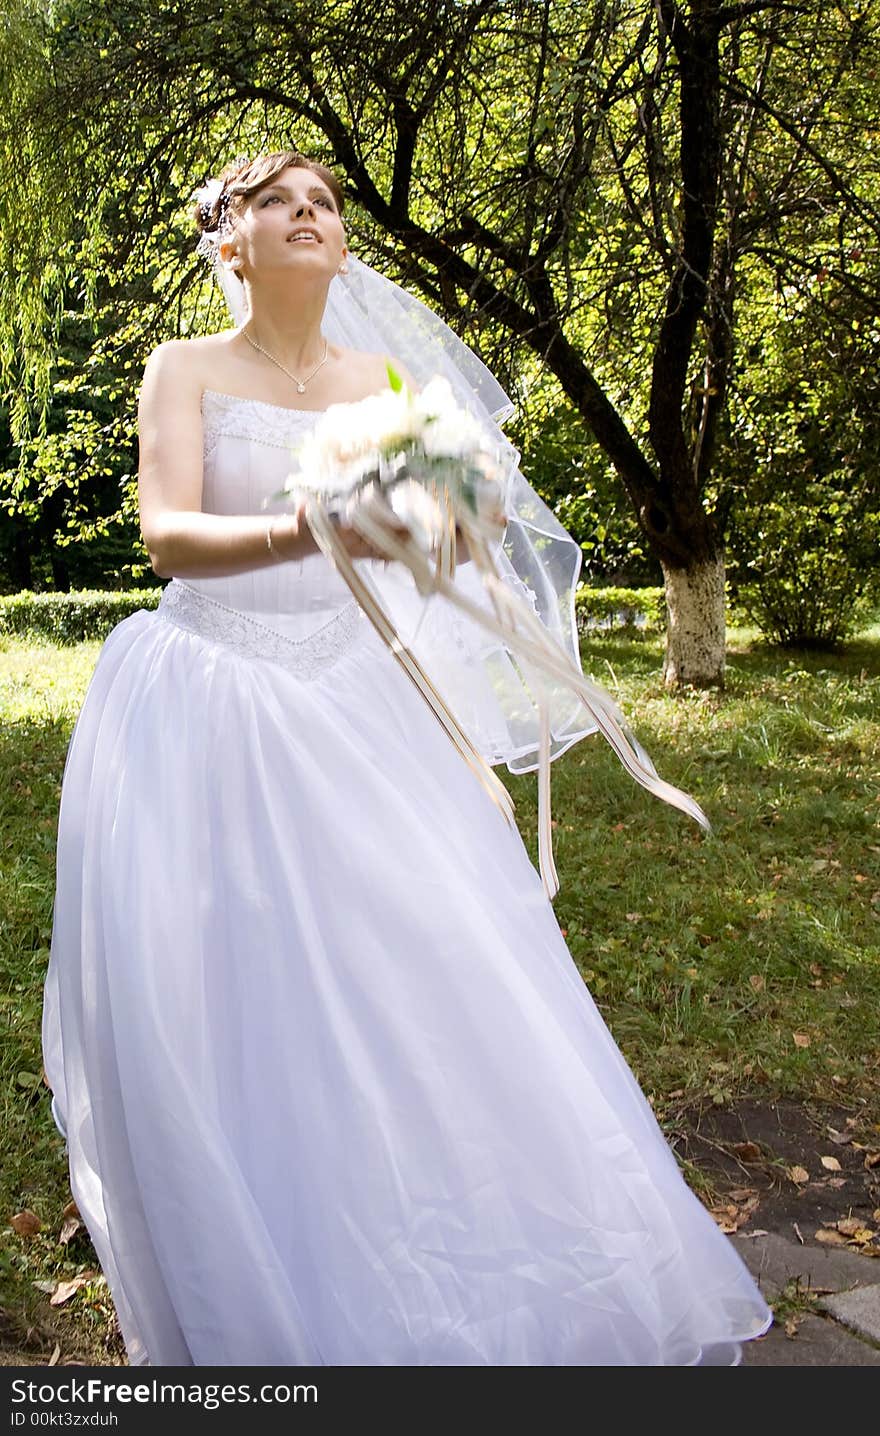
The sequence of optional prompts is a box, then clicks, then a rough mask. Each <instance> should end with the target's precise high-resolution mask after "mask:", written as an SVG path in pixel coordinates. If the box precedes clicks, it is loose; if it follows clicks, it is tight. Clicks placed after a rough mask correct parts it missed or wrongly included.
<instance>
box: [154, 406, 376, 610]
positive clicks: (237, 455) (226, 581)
mask: <svg viewBox="0 0 880 1436" xmlns="http://www.w3.org/2000/svg"><path fill="white" fill-rule="evenodd" d="M321 412H322V411H321V410H309V409H286V408H283V407H281V406H280V405H278V404H268V403H265V402H264V401H263V400H261V399H243V398H240V397H238V396H236V395H232V394H224V393H220V392H218V391H216V390H213V389H206V390H205V392H204V394H203V395H202V429H203V445H204V470H203V486H202V509H203V511H204V512H205V513H212V514H230V515H231V514H265V515H266V516H267V518H268V516H269V515H271V514H273V513H285V512H288V511H289V509H290V504H289V502H288V501H286V500H285V499H273V497H272V495H273V494H275V493H276V492H277V491H278V490H279V489H280V488H281V487H282V485H283V483H284V481H285V479H286V478H287V475H288V474H289V473H290V470H291V468H292V467H293V458H294V453H295V451H296V448H297V446H298V444H299V443H300V442H301V441H302V440H303V439H304V438H305V436H306V434H307V433H308V431H309V429H310V427H311V426H312V425H314V424H315V423H316V422H317V420H318V419H319V417H320V414H321ZM359 562H360V561H359ZM182 582H184V583H186V584H187V585H188V586H189V587H190V588H191V589H195V590H196V591H197V592H199V593H201V594H204V595H205V596H206V597H208V598H212V599H214V600H215V602H217V603H222V604H225V605H226V606H227V607H229V608H234V609H237V610H239V611H240V612H243V613H245V614H247V615H249V616H250V617H251V618H252V619H254V620H256V621H257V622H260V623H262V624H264V625H266V626H268V627H270V628H272V629H275V630H276V631H280V632H282V633H284V634H286V635H287V636H289V637H292V638H301V637H305V636H306V635H307V634H309V633H312V632H314V631H315V630H316V629H318V628H320V627H321V626H322V625H323V624H324V623H326V622H327V621H328V620H329V619H330V618H332V617H333V616H334V615H335V614H337V613H339V612H340V610H341V609H342V608H343V607H345V606H346V605H347V604H349V603H350V602H351V598H352V595H351V591H350V590H349V588H348V586H347V585H346V584H345V583H344V582H343V580H342V579H341V578H339V576H338V575H337V573H336V571H335V570H334V568H333V566H332V564H330V563H329V562H328V561H327V559H325V558H324V556H323V555H322V554H310V555H309V556H308V557H307V558H304V559H300V560H289V561H286V562H284V563H272V564H271V565H268V566H264V567H263V568H259V569H252V570H251V571H249V572H247V573H238V574H229V575H225V576H223V577H220V578H204V577H199V578H195V577H191V576H187V575H183V576H182Z"/></svg>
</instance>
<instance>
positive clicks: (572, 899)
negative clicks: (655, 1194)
mask: <svg viewBox="0 0 880 1436" xmlns="http://www.w3.org/2000/svg"><path fill="white" fill-rule="evenodd" d="M756 638H757V635H755V634H754V633H750V632H749V631H747V630H735V631H734V632H733V633H732V635H731V653H730V660H729V668H728V686H727V690H726V692H725V693H724V694H720V695H719V694H715V693H708V694H706V693H697V692H692V693H688V694H685V695H684V696H682V697H676V698H672V697H670V696H669V695H668V694H666V693H665V692H664V690H663V687H662V683H661V681H660V676H659V645H658V644H655V643H646V642H644V641H633V642H623V641H619V640H614V639H601V640H596V641H591V642H587V641H586V640H585V643H584V658H585V668H586V670H587V671H588V672H590V673H591V674H592V675H593V676H594V677H595V678H597V679H598V680H599V681H600V682H602V683H603V684H604V685H605V686H606V687H608V688H610V689H611V690H612V691H613V692H614V693H615V694H616V695H617V696H618V697H619V699H620V701H621V704H622V706H623V708H624V711H625V713H626V715H627V718H628V720H629V721H630V723H631V725H632V726H633V728H634V729H635V731H636V732H637V734H638V736H639V737H640V739H641V740H642V742H643V743H644V744H645V746H646V747H647V749H648V751H649V752H650V754H651V756H652V757H653V759H654V761H655V763H656V765H657V767H658V769H659V771H660V773H661V775H662V776H663V777H665V778H668V779H669V780H670V781H672V782H674V783H676V784H678V785H679V786H682V787H685V788H687V789H688V790H689V791H690V792H691V793H693V794H694V796H695V797H697V798H698V800H699V801H700V802H701V803H702V805H703V806H704V808H705V809H706V811H707V813H708V814H709V816H710V818H711V820H712V823H713V832H712V834H711V835H709V836H706V835H704V834H702V833H701V832H700V831H699V830H698V829H697V828H696V827H695V825H694V824H692V823H691V822H690V820H688V819H687V818H685V817H683V816H682V815H681V814H679V813H677V812H675V811H673V810H672V809H670V808H668V807H666V805H665V804H662V803H660V802H658V801H657V800H656V799H653V798H652V797H651V796H650V795H649V794H647V793H646V792H645V791H644V790H643V789H641V788H640V787H638V786H637V785H636V784H634V783H633V782H632V780H631V779H630V778H628V777H627V775H626V774H625V773H624V771H623V769H622V768H621V767H620V765H619V764H618V762H617V760H616V759H615V758H614V757H613V755H612V754H611V752H610V750H609V749H608V748H607V746H606V745H605V743H604V741H603V740H602V739H601V738H600V737H598V736H594V737H592V738H589V739H586V740H584V742H582V743H580V744H577V745H576V746H575V747H574V748H573V749H571V750H570V751H569V752H568V753H567V754H565V755H564V757H563V758H561V759H560V760H559V761H558V762H557V763H555V764H554V765H553V811H554V817H555V819H556V822H557V826H556V828H555V830H554V841H555V853H556V861H557V866H558V869H559V875H560V880H561V884H562V887H561V892H560V893H559V895H558V897H557V898H556V900H555V904H554V906H555V909H556V912H557V916H558V918H559V921H560V924H561V926H562V928H563V929H564V930H565V932H566V935H567V941H568V944H569V947H570V949H571V952H572V955H573V957H574V959H575V961H576V963H577V964H578V967H579V969H580V970H581V972H582V973H583V975H584V977H585V979H586V980H587V982H588V984H589V987H590V990H591V991H592V993H593V995H594V997H595V998H596V1000H597V1002H598V1004H599V1006H600V1008H601V1009H602V1011H603V1013H604V1015H605V1018H606V1020H607V1022H608V1024H609V1026H610V1027H611V1030H612V1032H613V1033H614V1036H615V1038H616V1039H617V1041H618V1043H619V1044H620V1046H621V1047H622V1049H623V1051H624V1053H625V1055H626V1057H627V1059H628V1061H629V1062H630V1064H631V1066H632V1067H633V1069H634V1071H635V1072H636V1075H637V1076H638V1078H639V1080H640V1082H641V1083H642V1086H643V1087H644V1089H645V1090H646V1092H647V1093H648V1094H649V1096H650V1097H651V1098H652V1100H653V1101H654V1104H655V1107H656V1108H657V1110H658V1113H661V1114H662V1109H663V1106H664V1103H665V1102H666V1101H667V1100H668V1099H669V1098H670V1097H676V1098H678V1097H681V1096H684V1097H689V1096H691V1095H693V1096H698V1095H707V1096H709V1097H711V1098H712V1099H713V1100H715V1101H716V1102H719V1103H726V1102H728V1101H730V1100H732V1099H733V1098H734V1097H737V1096H740V1095H744V1094H746V1093H752V1094H756V1095H760V1094H765V1095H766V1096H767V1098H768V1099H769V1098H770V1097H772V1096H774V1095H780V1094H783V1093H784V1094H787V1095H793V1096H804V1097H806V1096H811V1097H812V1096H815V1095H817V1094H819V1095H821V1096H828V1097H832V1096H833V1097H834V1098H836V1099H838V1100H847V1101H852V1102H856V1103H857V1102H859V1101H860V1100H863V1099H867V1100H870V1099H871V1098H874V1099H876V1093H877V1086H878V1077H880V1069H878V1057H877V1054H878V1052H880V826H878V820H880V784H878V774H880V629H876V630H873V631H871V632H870V633H868V634H867V635H865V636H863V637H862V638H861V639H860V640H859V641H858V642H855V643H853V644H851V645H850V646H849V647H848V649H847V651H846V652H845V653H844V654H841V655H835V656H828V655H822V656H821V657H815V658H813V657H805V656H804V655H800V654H786V653H780V652H774V651H771V650H767V649H763V648H761V647H760V646H759V645H758V644H757V642H756ZM99 650H100V644H99V643H97V642H95V643H84V644H81V645H79V646H78V647H72V648H55V647H53V646H51V645H49V644H41V643H37V642H29V641H27V640H23V639H22V640H16V639H6V640H2V641H0V720H2V722H0V750H2V760H0V761H2V768H0V772H2V784H0V1018H2V1024H3V1043H2V1049H0V1104H2V1115H3V1133H4V1136H3V1152H2V1177H0V1197H2V1215H3V1222H0V1227H2V1226H3V1225H4V1224H5V1222H7V1221H8V1219H9V1217H10V1216H11V1215H12V1213H14V1212H15V1211H18V1210H19V1209H21V1208H22V1207H28V1208H31V1209H32V1210H34V1211H35V1212H36V1213H37V1215H38V1216H39V1217H40V1219H41V1220H42V1222H43V1224H44V1225H43V1230H42V1231H41V1232H40V1233H39V1234H37V1236H35V1237H32V1238H29V1239H23V1238H20V1237H18V1236H15V1235H14V1234H13V1233H12V1231H11V1229H10V1228H8V1227H6V1228H5V1230H4V1231H3V1234H2V1238H0V1242H2V1245H0V1281H2V1283H3V1287H4V1288H5V1291H6V1296H5V1297H3V1296H0V1303H3V1304H6V1305H7V1306H8V1305H10V1304H11V1305H12V1306H13V1307H14V1308H15V1309H16V1310H18V1311H20V1312H22V1311H23V1312H25V1313H27V1312H29V1311H36V1310H37V1308H38V1307H39V1306H40V1305H41V1304H42V1307H43V1310H45V1300H46V1298H45V1297H44V1296H42V1295H41V1294H40V1293H38V1292H37V1291H36V1289H35V1288H34V1287H33V1285H32V1283H33V1282H34V1281H36V1280H42V1281H46V1280H48V1279H50V1278H52V1277H58V1278H67V1277H69V1276H72V1275H74V1274H76V1272H77V1271H79V1270H81V1269H83V1268H84V1267H86V1266H94V1265H95V1259H94V1254H93V1252H92V1250H91V1247H90V1245H89V1243H88V1240H87V1239H86V1238H85V1237H84V1236H83V1235H82V1234H80V1235H79V1236H77V1237H75V1238H74V1240H73V1241H72V1242H71V1244H70V1246H69V1247H63V1246H61V1245H59V1243H58V1241H57V1235H58V1231H59V1229H60V1226H61V1212H62V1208H63V1206H64V1204H65V1202H66V1201H67V1200H68V1199H69V1189H68V1185H67V1166H66V1157H65V1155H64V1149H63V1144H62V1142H61V1139H60V1137H59V1135H58V1133H57V1132H56V1129H55V1127H54V1124H53V1123H52V1120H51V1116H50V1114H49V1099H48V1094H47V1090H46V1088H45V1087H44V1086H43V1085H42V1083H41V1080H40V1068H41V1053H40V1016H41V1009H42V983H43V978H44V975H45V969H46V963H47V961H48V952H49V940H50V935H51V917H52V900H53V893H54V860H55V837H56V821H57V808H58V798H59V793H60V783H61V776H62V771H63V767H64V758H65V754H66V750H67V743H68V741H69V737H70V732H71V729H72V726H73V722H74V720H75V718H76V714H77V712H78V710H79V705H80V702H81V699H82V696H83V693H84V691H85V687H86V685H87V683H88V679H89V676H90V674H91V671H92V668H93V666H94V663H95V660H96V658H97V655H98V652H99ZM501 771H502V774H503V776H504V778H505V781H506V782H507V783H508V786H509V787H510V790H511V792H512V793H513V796H514V798H515V801H516V805H517V815H518V818H519V821H520V828H521V831H522V832H523V836H524V838H525V839H526V842H527V844H528V845H529V847H530V851H531V852H532V853H533V854H535V853H536V841H535V802H536V793H535V779H534V775H527V776H525V777H521V778H512V777H511V776H510V775H509V774H508V773H507V772H506V770H501ZM795 1033H797V1034H798V1036H799V1039H800V1042H801V1044H805V1043H808V1044H809V1045H798V1043H796V1042H795V1038H794V1034H795ZM111 1313H112V1309H111V1307H110V1305H109V1301H108V1298H107V1295H106V1291H104V1292H103V1293H102V1291H101V1289H100V1287H97V1288H93V1287H86V1288H83V1289H82V1291H81V1292H80V1293H78V1294H77V1296H76V1297H74V1298H73V1299H72V1300H71V1302H70V1303H69V1304H68V1305H67V1306H65V1307H62V1308H60V1309H59V1312H58V1321H59V1323H60V1324H61V1326H62V1327H63V1326H64V1325H65V1324H67V1325H69V1327H70V1330H71V1331H72V1332H74V1333H75V1334H76V1337H77V1340H78V1341H79V1343H80V1349H84V1350H87V1351H90V1352H91V1353H92V1355H93V1357H94V1359H96V1360H102V1359H103V1360H107V1355H106V1352H107V1351H108V1350H109V1349H112V1343H111V1346H109V1347H108V1341H110V1338H109V1335H108V1333H109V1331H110V1325H111ZM102 1353H104V1355H103V1356H102ZM115 1359H118V1348H117V1356H116V1358H115Z"/></svg>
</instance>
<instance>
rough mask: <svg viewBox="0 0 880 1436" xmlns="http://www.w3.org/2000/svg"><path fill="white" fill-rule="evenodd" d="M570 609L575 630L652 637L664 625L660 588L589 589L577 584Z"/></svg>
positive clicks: (662, 629)
mask: <svg viewBox="0 0 880 1436" xmlns="http://www.w3.org/2000/svg"><path fill="white" fill-rule="evenodd" d="M574 609H575V617H576V620H577V626H578V632H579V633H591V634H594V635H595V634H596V633H597V632H600V633H601V632H614V633H620V632H625V633H628V634H639V633H641V634H645V635H646V636H647V635H648V634H650V635H652V636H653V635H654V634H657V633H662V632H663V631H664V630H665V628H666V599H665V596H664V593H663V589H662V588H589V587H588V586H587V585H586V584H580V585H579V586H578V588H577V589H576V591H575V600H574Z"/></svg>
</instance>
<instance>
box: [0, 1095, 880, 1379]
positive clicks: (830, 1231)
mask: <svg viewBox="0 0 880 1436" xmlns="http://www.w3.org/2000/svg"><path fill="white" fill-rule="evenodd" d="M661 1120H662V1125H663V1128H664V1131H665V1132H666V1135H667V1138H668V1140H669V1141H670V1143H671V1145H672V1147H673V1148H674V1150H675V1152H676V1154H677V1156H678V1158H679V1160H680V1161H682V1162H683V1164H684V1167H685V1173H686V1175H687V1177H688V1180H689V1181H690V1183H691V1185H692V1186H693V1187H694V1189H695V1190H696V1191H697V1193H698V1195H699V1196H700V1197H701V1199H702V1200H703V1201H704V1202H705V1204H706V1205H707V1206H708V1207H709V1208H710V1210H711V1211H712V1213H713V1215H714V1216H715V1219H716V1221H717V1222H718V1224H719V1226H720V1227H721V1229H722V1231H726V1232H731V1233H732V1232H739V1233H741V1234H748V1233H749V1232H753V1233H758V1232H776V1233H778V1234H779V1235H782V1236H785V1237H787V1238H789V1239H790V1240H791V1239H795V1240H797V1241H801V1242H803V1243H804V1244H814V1243H817V1242H819V1243H823V1244H826V1243H827V1244H829V1245H839V1246H846V1247H848V1248H849V1249H851V1250H853V1251H856V1252H859V1253H861V1254H862V1255H863V1256H864V1258H865V1260H866V1262H868V1261H871V1260H872V1258H878V1257H880V1110H873V1111H872V1110H870V1109H869V1108H868V1107H867V1106H866V1105H864V1104H863V1105H859V1106H855V1107H843V1106H839V1105H833V1104H828V1103H823V1102H819V1101H816V1102H796V1101H791V1100H786V1099H781V1100H778V1101H771V1102H766V1101H765V1102H761V1101H758V1100H753V1099H746V1100H743V1101H739V1102H736V1103H734V1104H732V1105H730V1106H727V1107H716V1106H714V1105H712V1104H711V1103H710V1102H705V1103H697V1104H693V1105H690V1106H687V1105H682V1106H681V1107H680V1108H678V1109H675V1110H672V1111H671V1112H667V1113H665V1114H664V1115H663V1117H662V1119H661ZM85 1240H86V1242H87V1238H86V1239H85ZM90 1250H91V1244H90V1243H88V1242H87V1246H86V1252H87V1253H88V1251H90ZM93 1255H94V1254H93V1253H92V1256H93ZM85 1259H86V1260H88V1259H89V1258H88V1255H86V1258H85ZM93 1265H94V1267H95V1270H96V1271H97V1270H98V1265H97V1260H95V1261H94V1263H93ZM876 1273H877V1275H876V1278H874V1279H875V1280H876V1281H878V1282H880V1262H878V1264H877V1267H876ZM77 1301H78V1297H75V1298H74V1299H73V1300H72V1301H71V1302H70V1305H69V1307H64V1308H58V1309H56V1308H53V1307H52V1306H50V1305H49V1298H48V1296H47V1297H46V1299H45V1301H44V1302H43V1303H37V1304H36V1305H35V1308H34V1310H33V1311H32V1312H31V1314H30V1317H29V1319H25V1318H23V1317H22V1315H21V1314H20V1313H16V1312H14V1311H10V1310H4V1309H3V1308H2V1307H0V1366H47V1365H50V1364H51V1365H91V1364H94V1363H95V1361H96V1359H97V1358H96V1357H95V1355H94V1354H93V1353H94V1351H95V1349H96V1348H95V1339H96V1337H97V1336H98V1335H99V1332H98V1331H96V1329H95V1326H96V1314H95V1312H94V1311H92V1313H91V1314H90V1318H89V1319H90V1321H91V1324H92V1325H91V1330H90V1331H89V1332H87V1331H86V1328H85V1326H84V1319H85V1318H84V1314H83V1315H82V1316H81V1315H80V1313H79V1312H78V1310H77ZM105 1305H106V1310H105V1315H104V1320H103V1322H99V1323H98V1325H99V1326H100V1328H101V1330H100V1349H101V1350H102V1356H101V1364H104V1365H108V1366H110V1365H114V1366H116V1365H125V1364H126V1358H125V1352H124V1348H123V1345H122V1341H121V1338H120V1337H119V1333H118V1328H117V1327H116V1324H115V1316H114V1315H113V1311H112V1303H111V1302H110V1299H109V1295H108V1296H107V1298H106V1304H105Z"/></svg>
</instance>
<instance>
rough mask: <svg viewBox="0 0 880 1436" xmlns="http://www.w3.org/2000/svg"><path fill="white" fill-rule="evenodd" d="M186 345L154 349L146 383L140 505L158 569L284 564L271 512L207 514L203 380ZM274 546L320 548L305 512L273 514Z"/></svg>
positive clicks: (303, 550) (285, 551)
mask: <svg viewBox="0 0 880 1436" xmlns="http://www.w3.org/2000/svg"><path fill="white" fill-rule="evenodd" d="M187 348H188V345H187V342H186V341H185V340H173V341H171V342H170V343H167V344H160V345H159V347H158V348H157V349H154V350H153V353H152V354H151V355H150V357H149V359H148V360H147V365H146V369H145V371H144V380H143V385H142V387H141V394H140V404H139V409H138V434H139V440H140V465H139V470H138V503H139V507H140V521H141V533H142V534H143V538H144V543H145V544H146V547H147V551H148V553H149V555H150V561H151V563H152V565H153V570H154V572H155V573H157V574H159V576H160V577H161V578H170V577H171V576H172V575H177V576H179V577H181V578H190V577H199V576H216V577H220V576H223V575H225V574H233V573H243V572H245V571H246V570H248V569H256V568H265V567H267V566H268V565H270V564H275V563H278V561H279V559H278V557H277V556H275V555H273V554H272V553H271V552H270V550H269V548H268V546H267V544H266V529H267V526H268V524H269V522H270V516H269V515H266V516H265V517H262V516H260V515H258V514H242V515H227V514H206V513H202V511H201V503H202V467H203V463H204V458H203V449H202V419H201V407H200V405H201V395H202V385H201V376H200V374H199V366H198V365H196V364H194V363H193V358H192V355H191V354H188V353H187ZM272 545H273V547H274V549H275V550H276V555H281V556H282V557H283V558H285V559H293V558H304V557H306V555H307V554H313V553H316V552H317V545H316V544H315V541H314V539H313V538H312V535H311V532H310V530H309V528H308V525H307V524H305V523H303V524H300V522H299V515H298V514H280V515H278V516H277V517H276V518H274V521H273V523H272Z"/></svg>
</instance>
